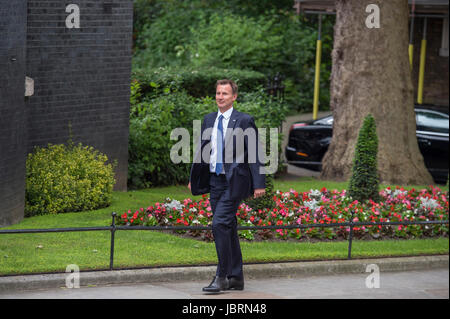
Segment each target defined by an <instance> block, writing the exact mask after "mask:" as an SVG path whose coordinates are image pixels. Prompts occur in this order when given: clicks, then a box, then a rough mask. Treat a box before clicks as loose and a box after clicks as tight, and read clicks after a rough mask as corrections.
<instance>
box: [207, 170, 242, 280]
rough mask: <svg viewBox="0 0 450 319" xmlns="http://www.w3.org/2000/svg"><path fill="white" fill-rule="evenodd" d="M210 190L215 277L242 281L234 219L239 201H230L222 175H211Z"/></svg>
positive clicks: (239, 248)
mask: <svg viewBox="0 0 450 319" xmlns="http://www.w3.org/2000/svg"><path fill="white" fill-rule="evenodd" d="M210 188H211V190H210V204H211V210H212V212H213V223H212V231H213V236H214V242H215V245H216V251H217V258H218V265H217V271H216V276H219V277H221V278H223V277H235V278H238V279H243V278H244V276H243V271H242V253H241V247H240V245H239V237H238V233H237V219H236V212H237V210H238V207H239V204H240V200H235V199H233V200H232V199H230V189H229V186H228V182H227V180H226V177H225V175H223V174H220V175H218V176H217V175H216V174H214V173H211V176H210Z"/></svg>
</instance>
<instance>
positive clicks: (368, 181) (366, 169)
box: [349, 114, 379, 201]
mask: <svg viewBox="0 0 450 319" xmlns="http://www.w3.org/2000/svg"><path fill="white" fill-rule="evenodd" d="M377 153H378V137H377V131H376V125H375V119H374V118H373V116H372V115H370V114H369V115H367V116H366V117H365V119H364V123H363V125H362V127H361V129H360V131H359V135H358V141H357V144H356V149H355V157H354V161H353V171H352V176H351V179H350V187H349V195H350V196H351V197H353V199H357V200H358V201H364V200H368V199H372V200H373V201H378V199H379V194H378V191H379V189H378V188H379V177H378V172H377Z"/></svg>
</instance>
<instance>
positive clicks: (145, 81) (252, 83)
mask: <svg viewBox="0 0 450 319" xmlns="http://www.w3.org/2000/svg"><path fill="white" fill-rule="evenodd" d="M225 78H227V79H231V80H233V81H235V82H236V83H237V85H238V86H239V91H240V92H249V91H252V90H255V89H257V88H258V87H259V86H261V85H264V84H265V82H266V77H265V75H264V74H262V73H259V72H254V71H248V70H236V69H219V68H215V67H209V68H208V67H199V68H191V67H186V68H175V67H164V68H163V67H160V68H155V69H136V70H134V71H133V73H132V79H133V81H135V82H138V83H139V84H140V86H141V90H142V94H143V96H147V97H154V96H158V95H160V94H161V93H164V92H162V91H163V90H166V92H168V90H169V91H176V90H185V91H186V92H187V93H188V94H189V95H191V96H194V97H205V96H215V94H216V91H215V84H216V81H217V80H219V79H225Z"/></svg>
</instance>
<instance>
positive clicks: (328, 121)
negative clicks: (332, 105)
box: [314, 115, 333, 125]
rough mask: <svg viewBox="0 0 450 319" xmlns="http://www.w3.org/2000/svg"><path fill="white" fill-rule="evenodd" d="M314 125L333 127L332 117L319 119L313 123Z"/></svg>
mask: <svg viewBox="0 0 450 319" xmlns="http://www.w3.org/2000/svg"><path fill="white" fill-rule="evenodd" d="M314 125H333V116H332V115H330V116H327V117H324V118H321V119H318V120H317V121H315V122H314Z"/></svg>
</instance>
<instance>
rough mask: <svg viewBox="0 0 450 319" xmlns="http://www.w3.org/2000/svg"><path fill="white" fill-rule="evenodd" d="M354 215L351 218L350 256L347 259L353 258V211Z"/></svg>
mask: <svg viewBox="0 0 450 319" xmlns="http://www.w3.org/2000/svg"><path fill="white" fill-rule="evenodd" d="M351 213H352V217H351V219H350V233H349V235H348V257H347V259H352V240H353V214H354V212H353V211H352V212H351Z"/></svg>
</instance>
